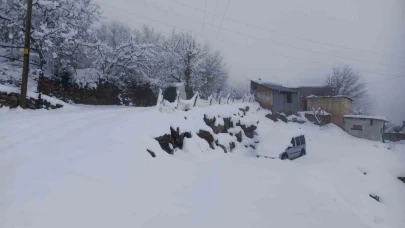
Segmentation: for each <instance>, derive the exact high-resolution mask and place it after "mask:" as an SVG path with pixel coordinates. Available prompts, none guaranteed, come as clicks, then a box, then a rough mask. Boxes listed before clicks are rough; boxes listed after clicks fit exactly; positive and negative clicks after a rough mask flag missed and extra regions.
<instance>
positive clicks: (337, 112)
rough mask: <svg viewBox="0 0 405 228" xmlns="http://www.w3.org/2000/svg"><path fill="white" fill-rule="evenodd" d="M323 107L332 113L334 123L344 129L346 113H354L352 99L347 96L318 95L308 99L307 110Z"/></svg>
mask: <svg viewBox="0 0 405 228" xmlns="http://www.w3.org/2000/svg"><path fill="white" fill-rule="evenodd" d="M311 108H315V109H317V108H321V109H322V110H325V111H327V112H329V113H330V114H332V123H334V124H336V125H337V126H339V127H340V128H342V129H344V121H343V116H344V115H350V114H352V101H351V100H350V99H349V98H346V97H318V98H309V99H308V100H307V109H308V110H307V111H310V110H311Z"/></svg>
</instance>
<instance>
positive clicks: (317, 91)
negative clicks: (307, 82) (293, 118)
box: [297, 86, 332, 111]
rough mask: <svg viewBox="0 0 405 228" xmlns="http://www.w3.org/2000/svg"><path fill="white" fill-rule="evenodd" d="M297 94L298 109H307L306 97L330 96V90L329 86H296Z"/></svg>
mask: <svg viewBox="0 0 405 228" xmlns="http://www.w3.org/2000/svg"><path fill="white" fill-rule="evenodd" d="M297 90H298V94H299V107H298V109H299V111H307V110H308V108H307V97H308V96H310V95H315V96H331V95H332V90H331V89H330V88H329V87H326V86H325V87H299V88H297Z"/></svg>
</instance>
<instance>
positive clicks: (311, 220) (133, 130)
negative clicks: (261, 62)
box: [0, 104, 405, 228]
mask: <svg viewBox="0 0 405 228" xmlns="http://www.w3.org/2000/svg"><path fill="white" fill-rule="evenodd" d="M245 106H246V104H232V105H213V106H210V107H206V108H196V109H193V110H191V111H188V112H182V111H175V112H172V113H162V112H159V111H158V110H157V108H156V107H153V108H128V107H102V106H101V107H91V106H69V107H65V108H62V109H60V110H54V111H46V110H36V111H30V110H28V111H23V110H19V109H17V110H6V109H0V110H2V111H0V180H1V185H0V227H37V228H54V227H66V228H71V227H97V228H102V227H294V228H295V227H319V228H324V227H336V228H342V227H356V228H358V227H392V228H401V227H405V217H404V214H405V184H404V183H402V182H400V181H399V180H398V179H397V177H398V176H405V167H404V163H401V160H399V157H400V156H403V154H404V153H405V151H404V147H402V146H401V145H399V144H398V145H391V144H383V143H379V142H372V141H368V140H363V139H357V138H354V137H352V136H350V135H348V134H346V133H345V132H343V131H342V130H340V129H339V128H337V127H336V126H334V125H329V126H325V127H323V128H319V127H318V126H315V125H312V124H309V123H306V124H296V123H288V124H285V123H283V122H281V121H279V122H276V123H275V122H273V121H271V120H269V119H267V118H265V117H264V116H265V115H266V114H267V113H268V111H264V110H259V111H257V109H258V106H257V105H256V104H249V106H250V111H249V113H248V114H247V115H246V117H244V118H246V119H244V120H243V121H246V122H255V121H257V120H258V121H259V124H258V129H257V133H258V135H256V136H255V139H254V140H258V141H260V142H261V143H263V142H265V141H266V139H269V138H271V137H272V135H274V137H276V136H275V134H277V131H282V130H291V131H294V129H300V130H301V131H303V132H305V135H306V139H307V154H308V155H307V156H304V157H302V158H299V159H296V160H293V161H280V160H273V159H265V158H256V157H255V156H254V155H255V154H256V153H259V152H260V151H256V150H254V149H252V148H250V147H248V148H245V147H244V146H243V143H244V141H242V144H238V145H237V147H236V148H235V149H234V152H233V153H227V154H225V153H224V152H223V150H222V149H221V148H219V147H216V148H215V150H212V149H210V148H209V145H208V143H207V142H206V141H205V140H203V139H201V138H199V137H198V136H196V135H195V134H194V133H193V135H192V138H190V139H185V141H184V148H183V150H177V151H176V152H175V154H174V155H173V156H172V155H169V154H167V153H166V152H164V151H163V150H162V149H161V148H160V147H159V144H158V143H157V141H156V140H154V138H155V137H157V136H160V135H162V134H166V133H169V127H170V126H173V127H179V128H180V130H181V131H191V132H196V131H197V130H199V129H205V130H207V131H210V130H211V129H210V128H209V127H208V126H206V125H205V123H204V121H203V116H204V114H206V115H220V116H222V117H225V116H227V115H232V114H233V113H235V112H238V108H242V107H245ZM185 117H186V118H185ZM221 137H223V138H226V137H225V136H221ZM245 139H246V137H245V138H244V139H243V140H245ZM223 140H226V139H223ZM272 141H274V140H272ZM249 143H251V142H249ZM268 146H269V147H270V146H271V145H268ZM274 146H278V145H274ZM259 148H260V150H265V149H266V148H265V147H263V146H262V147H259ZM259 148H258V150H259ZM146 149H150V150H153V151H154V152H155V153H156V155H157V156H156V158H153V157H151V156H150V154H149V153H147V151H146ZM262 152H265V151H262ZM370 194H371V195H377V196H379V199H380V202H377V201H376V200H374V199H372V198H371V197H370V196H369V195H370Z"/></svg>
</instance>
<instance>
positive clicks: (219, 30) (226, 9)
mask: <svg viewBox="0 0 405 228" xmlns="http://www.w3.org/2000/svg"><path fill="white" fill-rule="evenodd" d="M229 1H230V0H228V2H227V3H226V7H225V12H224V15H223V16H222V20H221V24H220V25H219V28H218V32H217V38H216V39H218V35H219V32H221V28H222V24H223V23H224V18H225V16H226V12H227V11H228V6H229Z"/></svg>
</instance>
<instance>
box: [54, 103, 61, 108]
mask: <svg viewBox="0 0 405 228" xmlns="http://www.w3.org/2000/svg"><path fill="white" fill-rule="evenodd" d="M55 107H56V108H62V107H63V105H61V104H56V105H55Z"/></svg>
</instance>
